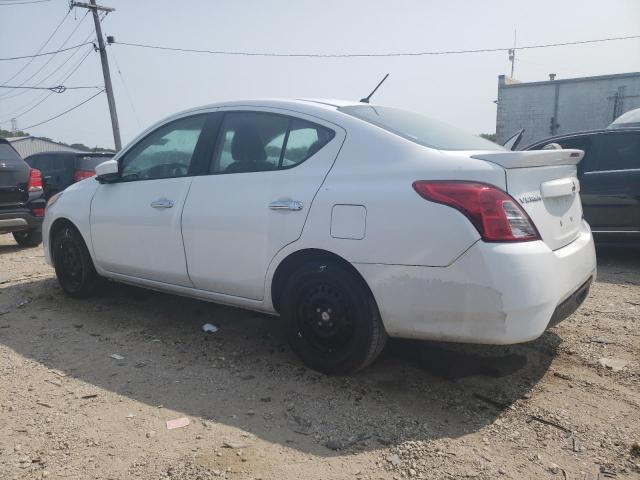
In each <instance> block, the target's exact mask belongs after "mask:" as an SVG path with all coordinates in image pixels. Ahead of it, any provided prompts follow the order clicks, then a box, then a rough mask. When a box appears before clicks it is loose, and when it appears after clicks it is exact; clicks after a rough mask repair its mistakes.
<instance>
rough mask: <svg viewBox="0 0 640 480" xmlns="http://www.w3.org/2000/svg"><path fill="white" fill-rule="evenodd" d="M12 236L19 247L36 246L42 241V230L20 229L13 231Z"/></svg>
mask: <svg viewBox="0 0 640 480" xmlns="http://www.w3.org/2000/svg"><path fill="white" fill-rule="evenodd" d="M13 238H14V239H15V241H16V243H17V244H18V245H20V246H21V247H37V246H38V245H40V244H41V243H42V232H40V231H38V230H22V231H19V232H13Z"/></svg>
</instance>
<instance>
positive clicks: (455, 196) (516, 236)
mask: <svg viewBox="0 0 640 480" xmlns="http://www.w3.org/2000/svg"><path fill="white" fill-rule="evenodd" d="M413 188H414V190H415V191H416V192H418V194H419V195H420V196H421V197H422V198H424V199H426V200H429V201H431V202H437V203H442V204H443V205H447V206H449V207H452V208H455V209H456V210H458V211H460V212H461V213H463V214H464V215H465V216H466V217H467V218H468V219H469V220H470V221H471V223H472V224H473V226H474V227H476V229H477V230H478V232H479V233H480V235H481V236H482V239H483V240H485V241H487V242H526V241H531V240H539V239H540V234H539V233H538V230H536V227H535V226H534V224H533V222H532V221H531V219H530V218H529V216H528V215H527V213H526V212H525V211H524V210H523V209H522V208H521V207H520V205H518V203H517V202H516V201H515V200H514V199H513V198H512V197H511V196H510V195H509V194H508V193H506V192H504V191H502V190H500V189H499V188H497V187H494V186H492V185H487V184H485V183H477V182H466V181H448V180H447V181H427V180H421V181H417V182H414V183H413Z"/></svg>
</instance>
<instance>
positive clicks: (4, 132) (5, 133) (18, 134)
mask: <svg viewBox="0 0 640 480" xmlns="http://www.w3.org/2000/svg"><path fill="white" fill-rule="evenodd" d="M28 135H29V134H28V133H27V132H22V131H20V130H18V131H17V132H11V131H9V130H2V129H1V128H0V138H10V137H27V136H28Z"/></svg>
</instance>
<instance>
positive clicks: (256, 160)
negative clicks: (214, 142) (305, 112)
mask: <svg viewBox="0 0 640 480" xmlns="http://www.w3.org/2000/svg"><path fill="white" fill-rule="evenodd" d="M334 136H335V132H334V131H333V130H330V129H328V128H325V127H321V126H320V125H315V124H313V123H310V122H307V121H304V120H300V119H297V118H291V117H286V116H284V115H275V114H269V113H258V112H232V113H227V114H226V115H225V117H224V121H223V122H222V127H221V130H220V136H219V140H218V147H217V151H216V152H215V153H214V156H213V159H212V163H211V169H210V172H211V173H242V172H262V171H269V170H279V169H285V168H291V167H295V166H296V165H298V164H300V163H302V162H303V161H305V160H306V159H307V158H309V157H311V156H312V155H313V154H314V153H316V152H317V151H318V150H320V149H321V148H322V147H324V146H325V145H326V144H327V143H328V142H329V141H330V140H331V139H332V138H333V137H334Z"/></svg>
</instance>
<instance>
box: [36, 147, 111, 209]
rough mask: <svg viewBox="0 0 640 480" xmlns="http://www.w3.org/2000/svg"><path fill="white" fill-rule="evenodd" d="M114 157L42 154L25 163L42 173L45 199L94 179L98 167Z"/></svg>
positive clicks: (84, 154) (59, 153)
mask: <svg viewBox="0 0 640 480" xmlns="http://www.w3.org/2000/svg"><path fill="white" fill-rule="evenodd" d="M112 157H113V153H74V152H42V153H35V154H33V155H29V156H28V157H27V158H25V159H24V161H25V162H27V163H28V164H29V166H30V167H32V168H37V169H38V170H40V171H41V172H42V178H43V181H44V194H45V198H49V197H50V196H52V195H55V194H56V193H58V192H61V191H62V190H64V189H65V188H67V187H68V186H69V185H71V184H72V183H75V182H78V181H80V180H83V179H85V178H88V177H93V176H94V175H95V174H96V172H95V168H96V166H97V165H99V164H100V163H102V162H104V161H106V160H109V159H110V158H112Z"/></svg>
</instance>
